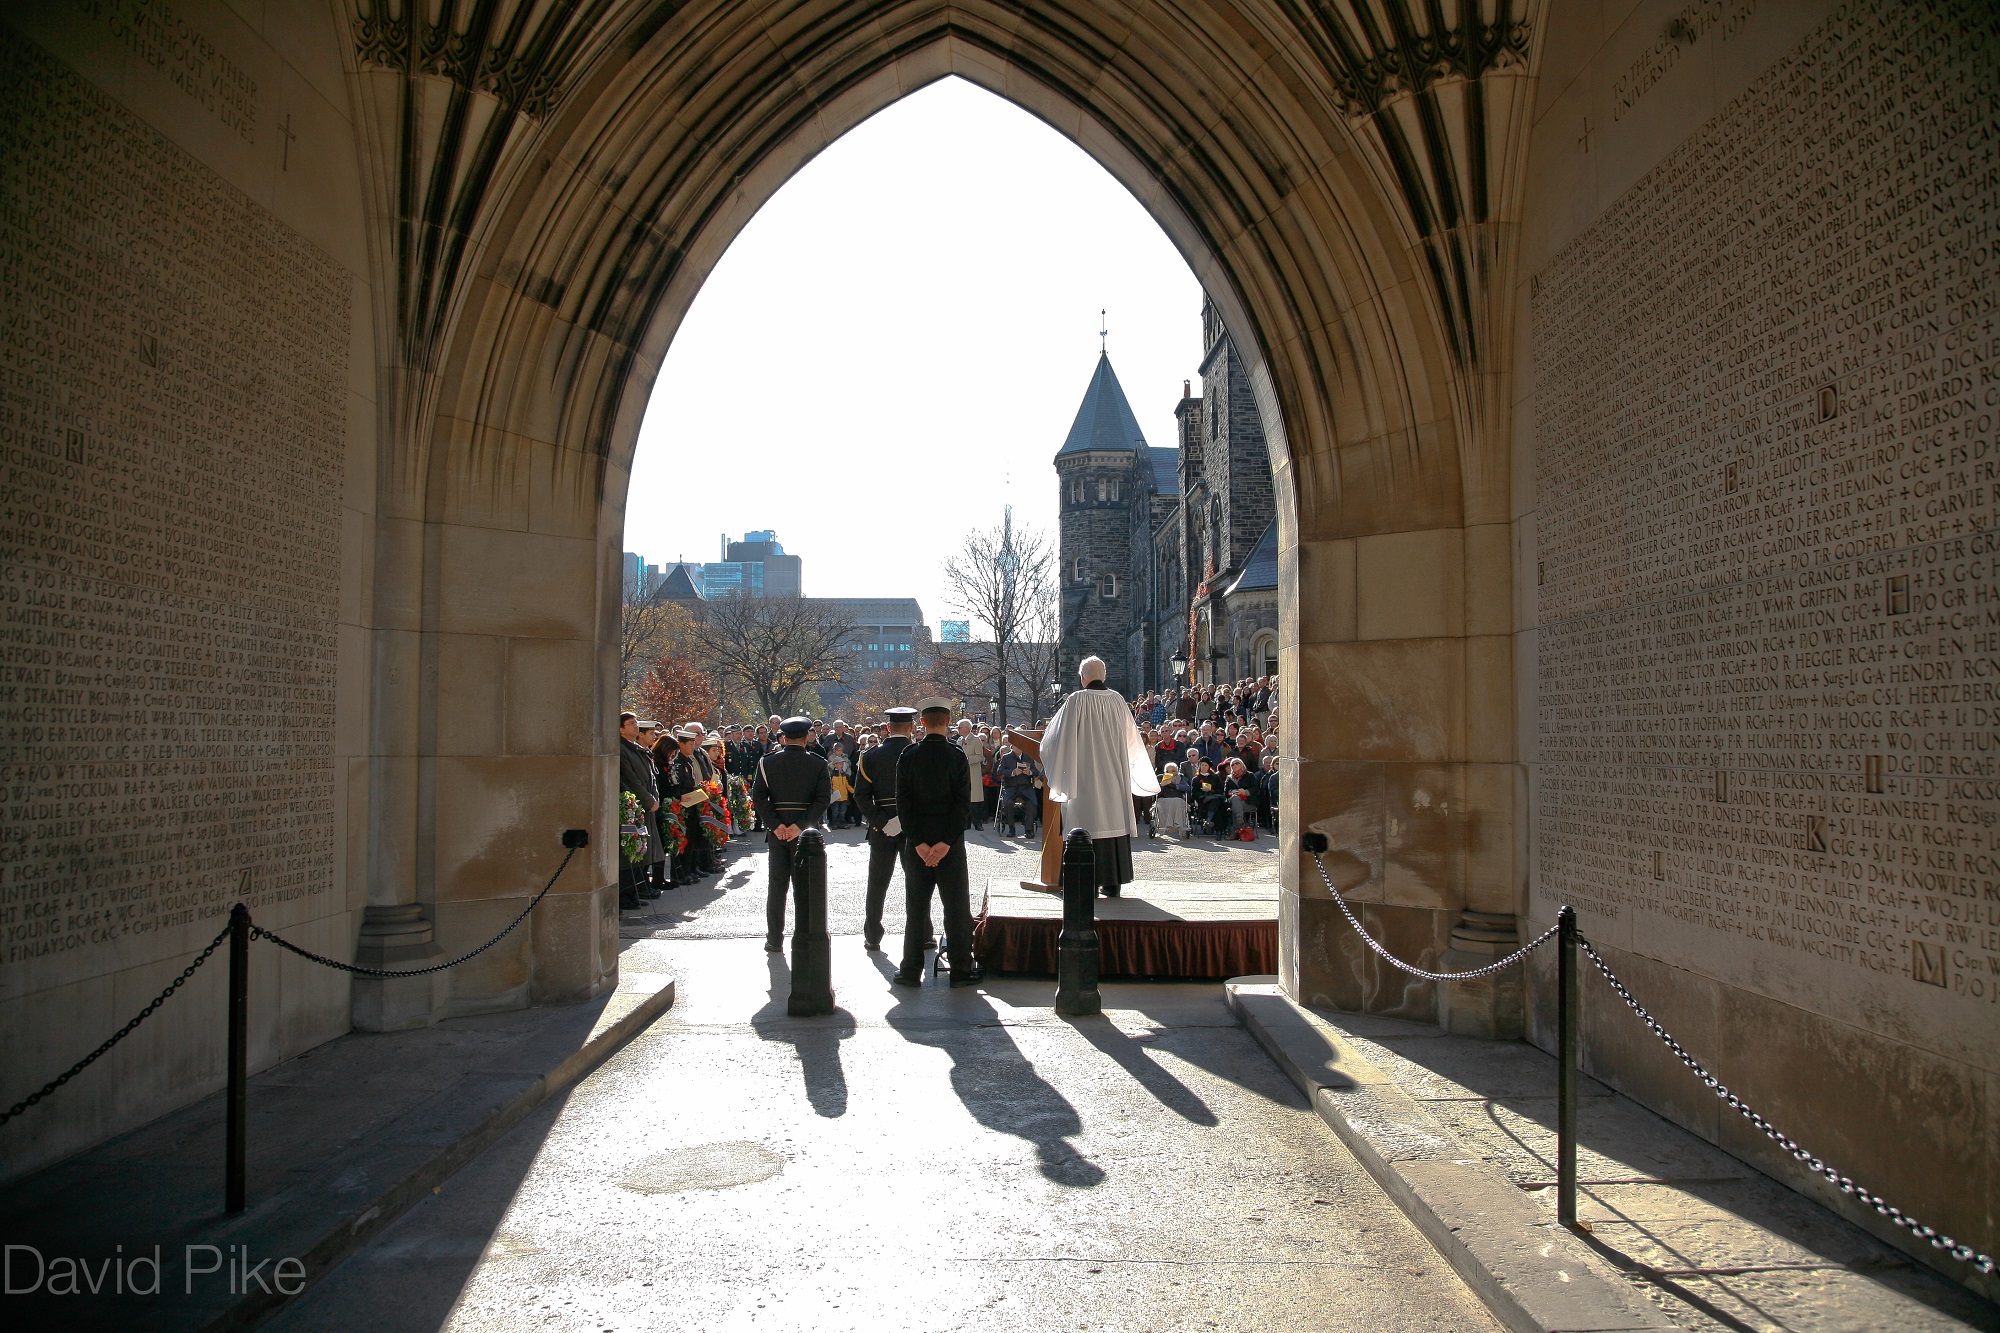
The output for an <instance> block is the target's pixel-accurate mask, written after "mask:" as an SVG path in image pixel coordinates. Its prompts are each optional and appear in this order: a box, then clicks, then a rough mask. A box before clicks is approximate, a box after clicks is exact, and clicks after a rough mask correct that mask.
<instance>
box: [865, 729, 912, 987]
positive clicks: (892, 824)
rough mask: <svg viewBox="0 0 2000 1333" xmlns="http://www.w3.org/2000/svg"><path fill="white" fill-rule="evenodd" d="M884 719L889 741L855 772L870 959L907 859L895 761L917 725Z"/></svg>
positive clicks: (879, 746) (877, 946)
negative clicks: (863, 834) (894, 880)
mask: <svg viewBox="0 0 2000 1333" xmlns="http://www.w3.org/2000/svg"><path fill="white" fill-rule="evenodd" d="M882 715H883V716H884V717H886V718H888V720H889V735H888V737H887V738H886V739H885V740H883V742H882V743H881V744H880V745H877V746H875V747H874V748H873V749H871V750H869V751H868V752H867V753H866V754H864V755H862V756H861V759H860V761H859V762H858V763H857V764H856V765H855V771H854V808H855V809H856V810H858V811H859V812H860V813H861V818H862V820H863V822H865V823H866V824H867V825H868V897H867V902H866V907H865V913H866V915H865V917H864V919H863V921H862V923H861V935H862V940H863V943H864V944H865V945H866V946H867V949H868V952H870V953H875V952H877V951H879V950H880V949H881V947H882V907H883V904H885V903H886V902H887V901H888V899H889V880H890V877H891V876H893V875H894V874H895V872H896V862H897V861H898V860H899V859H900V858H901V856H902V853H903V826H902V823H901V822H900V821H899V820H898V818H897V815H896V760H897V759H898V758H900V757H901V756H902V753H903V751H904V750H907V749H908V748H909V747H910V745H911V744H912V743H913V739H912V737H911V735H910V730H911V728H912V727H914V726H915V725H916V719H917V710H916V709H914V708H885V709H883V710H882ZM892 830H893V831H892ZM905 887H907V885H906V886H905Z"/></svg>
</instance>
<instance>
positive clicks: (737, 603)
mask: <svg viewBox="0 0 2000 1333" xmlns="http://www.w3.org/2000/svg"><path fill="white" fill-rule="evenodd" d="M692 635H693V641H694V643H695V645H696V647H697V649H698V651H699V652H700V654H701V656H702V658H703V659H704V660H705V661H706V662H707V663H708V667H709V671H710V673H711V674H712V675H714V676H717V677H720V678H723V679H726V680H729V681H731V682H740V683H741V684H742V685H744V686H745V687H746V688H748V689H749V690H750V691H751V692H752V693H754V694H755V695H756V696H757V706H758V707H759V708H760V709H762V710H763V711H764V712H765V713H767V714H768V713H776V714H777V715H778V716H780V717H785V716H788V715H789V714H790V713H791V711H792V707H793V705H794V704H795V703H797V702H798V700H799V699H800V697H801V696H802V695H803V694H805V693H806V692H807V691H808V690H809V689H810V687H812V686H814V685H819V684H824V683H827V682H830V681H837V680H840V679H841V677H842V673H843V672H844V671H845V670H846V669H847V667H848V664H849V660H850V658H851V656H852V653H851V648H852V641H853V637H854V624H853V622H852V621H850V620H848V619H847V617H846V616H844V615H842V614H841V613H840V611H839V610H838V609H837V608H836V607H835V606H834V604H833V603H832V602H830V601H826V600H823V599H819V598H808V597H718V598H715V599H714V600H712V601H708V602H704V603H703V604H702V613H701V619H700V620H699V621H697V622H695V626H694V629H693V632H692Z"/></svg>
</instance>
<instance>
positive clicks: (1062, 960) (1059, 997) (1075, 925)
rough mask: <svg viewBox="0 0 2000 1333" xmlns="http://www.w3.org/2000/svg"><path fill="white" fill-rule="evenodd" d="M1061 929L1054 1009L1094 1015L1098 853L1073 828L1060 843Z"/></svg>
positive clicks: (1099, 1002) (1097, 1005)
mask: <svg viewBox="0 0 2000 1333" xmlns="http://www.w3.org/2000/svg"><path fill="white" fill-rule="evenodd" d="M1062 890H1063V928H1062V937H1061V939H1060V940H1059V941H1058V942H1057V944H1056V1005H1055V1008H1056V1012H1057V1013H1059V1014H1097V1013H1102V1012H1104V1001H1103V999H1102V998H1101V997H1100V996H1099V995H1098V992H1097V963H1098V956H1097V854H1096V852H1095V851H1094V850H1093V849H1092V847H1091V845H1090V834H1089V833H1087V832H1085V831H1084V830H1083V829H1076V830H1073V831H1072V832H1071V833H1070V835H1069V838H1068V839H1067V840H1066V841H1065V842H1064V843H1063V859H1062Z"/></svg>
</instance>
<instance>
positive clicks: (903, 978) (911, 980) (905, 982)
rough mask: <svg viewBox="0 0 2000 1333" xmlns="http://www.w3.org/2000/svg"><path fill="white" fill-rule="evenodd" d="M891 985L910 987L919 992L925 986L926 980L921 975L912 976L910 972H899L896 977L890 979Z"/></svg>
mask: <svg viewBox="0 0 2000 1333" xmlns="http://www.w3.org/2000/svg"><path fill="white" fill-rule="evenodd" d="M889 984H890V985H891V986H908V987H910V988H911V989H912V990H917V989H920V988H921V987H922V986H923V984H924V979H923V977H922V975H921V974H919V975H917V976H911V975H910V974H909V973H908V972H898V973H896V975H895V976H893V977H890V978H889Z"/></svg>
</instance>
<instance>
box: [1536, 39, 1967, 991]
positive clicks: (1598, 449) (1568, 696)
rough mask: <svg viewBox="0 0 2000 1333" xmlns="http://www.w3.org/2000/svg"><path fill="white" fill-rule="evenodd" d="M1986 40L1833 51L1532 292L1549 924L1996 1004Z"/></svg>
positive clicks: (1603, 223)
mask: <svg viewBox="0 0 2000 1333" xmlns="http://www.w3.org/2000/svg"><path fill="white" fill-rule="evenodd" d="M1978 10H1979V6H1977V5H1975V4H1971V3H1964V4H1958V5H1955V6H1954V5H1951V4H1940V5H1935V6H1904V5H1891V4H1881V5H1873V6H1870V5H1859V6H1855V7H1853V8H1852V9H1850V10H1849V11H1846V12H1843V13H1842V14H1839V15H1837V16H1836V17H1834V18H1833V19H1831V20H1829V21H1828V22H1827V23H1826V24H1825V25H1823V26H1822V27H1821V28H1820V29H1818V30H1817V31H1816V32H1815V33H1813V34H1812V35H1811V36H1810V37H1808V38H1807V39H1806V40H1805V42H1804V43H1803V44H1802V45H1801V47H1800V48H1798V49H1797V50H1796V51H1795V52H1794V53H1793V54H1792V55H1791V56H1790V57H1789V58H1787V59H1786V60H1784V61H1782V62H1780V63H1779V64H1778V65H1777V66H1776V67H1775V68H1774V69H1773V70H1771V71H1770V72H1769V73H1768V74H1767V75H1765V76H1764V77H1763V78H1762V79H1761V80H1760V81H1759V82H1757V83H1756V84H1755V85H1753V86H1752V87H1751V88H1750V89H1749V90H1748V91H1747V92H1746V93H1745V94H1744V95H1743V96H1741V97H1739V98H1737V99H1736V100H1735V101H1734V102H1733V103H1731V104H1730V105H1728V106H1727V107H1725V108H1724V109H1723V110H1722V111H1721V113H1720V114H1719V115H1718V116H1717V117H1716V118H1715V119H1714V120H1713V121H1711V122H1710V123H1709V124H1708V125H1707V126H1705V127H1704V128H1703V129H1702V130H1701V131H1700V132H1699V133H1698V134H1697V135H1695V136H1694V137H1693V138H1692V139H1690V140H1689V141H1688V142H1687V143H1685V144H1683V145H1682V146H1681V147H1680V148H1679V149H1677V150H1676V151H1675V152H1674V153H1673V154H1672V155H1671V156H1670V157H1669V158H1668V159H1667V160H1666V161H1665V162H1664V163H1662V164H1661V166H1660V167H1659V168H1657V169H1656V170H1655V171H1653V172H1652V173H1651V174H1650V175H1648V176H1647V177H1646V178H1645V179H1644V180H1642V181H1640V182H1639V183H1638V184H1637V185H1636V186H1634V187H1633V188H1632V190H1631V191H1630V192H1629V193H1628V194H1627V195H1626V196H1625V197H1624V198H1622V199H1621V200H1619V201H1618V203H1617V204H1615V205H1614V206H1613V207H1612V208H1611V209H1610V210H1609V211H1608V212H1607V213H1606V214H1605V216H1604V217H1602V218H1601V219H1599V220H1598V221H1597V222H1596V223H1595V224H1593V225H1592V226H1591V227H1590V228H1589V229H1588V230H1587V231H1586V232H1584V233H1583V234H1582V235H1580V236H1578V237H1577V239H1576V240H1575V241H1574V242H1572V243H1571V244H1570V245H1569V246H1567V247H1566V248H1565V249H1564V250H1563V251H1562V252H1561V254H1559V255H1558V256H1557V257H1556V258H1555V259H1554V260H1553V261H1552V262H1551V263H1550V264H1549V265H1548V266H1547V267H1546V268H1545V269H1544V270H1543V271H1542V272H1541V273H1540V274H1539V275H1538V276H1539V279H1540V280H1539V282H1538V284H1537V295H1536V296H1535V297H1534V304H1533V320H1534V325H1533V330H1534V344H1535V348H1536V384H1535V393H1536V398H1537V405H1538V437H1537V463H1536V467H1537V475H1536V486H1537V494H1538V507H1539V509H1540V515H1539V541H1540V550H1539V555H1538V558H1539V560H1540V580H1539V585H1540V586H1539V588H1538V596H1539V598H1540V608H1541V621H1542V626H1541V630H1540V635H1539V642H1538V645H1537V655H1538V660H1537V672H1538V688H1539V721H1538V735H1539V748H1540V759H1541V767H1540V777H1539V790H1538V796H1539V806H1538V816H1537V825H1536V846H1537V857H1536V863H1537V885H1536V893H1537V896H1538V910H1539V911H1542V912H1545V913H1546V912H1552V911H1553V907H1554V905H1555V904H1557V903H1561V902H1574V903H1577V904H1579V905H1580V906H1582V907H1584V908H1586V909H1588V910H1590V911H1592V912H1595V913H1598V914H1600V915H1601V916H1602V917H1604V918H1608V919H1612V920H1621V919H1622V920H1623V921H1624V923H1625V924H1627V925H1628V926H1629V928H1630V930H1631V932H1632V935H1631V937H1632V938H1634V939H1639V938H1648V937H1649V936H1648V934H1647V932H1648V931H1649V929H1650V930H1651V931H1652V933H1651V936H1650V938H1654V939H1664V938H1667V937H1669V936H1671V937H1672V938H1674V939H1675V940H1678V941H1681V943H1680V944H1679V945H1677V946H1674V947H1678V948H1680V949H1681V950H1682V955H1683V960H1684V961H1686V962H1687V963H1688V965H1690V966H1701V965H1703V961H1704V960H1703V959H1702V958H1701V957H1699V956H1698V955H1699V951H1700V946H1699V944H1697V943H1693V942H1690V941H1698V940H1700V939H1702V938H1708V939H1711V940H1713V939H1714V938H1715V936H1717V935H1720V936H1726V937H1728V938H1729V939H1730V940H1732V941H1734V943H1733V944H1732V945H1731V946H1730V947H1732V948H1733V947H1737V946H1741V947H1742V948H1744V949H1747V950H1749V951H1750V953H1751V954H1752V955H1753V956H1754V955H1755V954H1756V953H1757V952H1758V951H1760V950H1768V951H1774V952H1773V953H1770V954H1767V955H1766V956H1771V957H1778V956H1791V957H1798V956H1800V955H1811V956H1813V957H1814V958H1816V959H1817V960H1819V967H1820V970H1819V971H1817V972H1815V973H1813V975H1814V976H1816V977H1820V978H1824V977H1829V976H1832V977H1838V976H1840V975H1842V974H1845V975H1847V976H1848V977H1850V978H1851V977H1853V975H1854V974H1855V973H1860V974H1865V976H1867V977H1869V978H1874V979H1878V980H1879V981H1880V984H1881V985H1883V986H1885V987H1888V988H1890V989H1891V990H1892V991H1893V990H1894V989H1895V988H1899V987H1901V988H1941V989H1943V990H1944V991H1946V992H1948V993H1950V994H1952V995H1955V996H1958V997H1962V998H1963V999H1964V1000H1967V1001H1970V1002H1972V1003H1975V1004H1993V1003H1995V1002H1996V1001H2000V860H1996V855H1997V854H2000V738H1997V737H2000V534H1996V531H1995V510H1996V508H2000V448H1996V424H2000V341H1996V327H2000V287H1996V284H1995V283H1994V281H1993V277H1992V274H1993V273H1994V271H1995V266H1996V263H2000V255H1996V253H1995V251H1996V245H2000V110H1996V108H2000V58H1996V57H1997V56H2000V52H1996V49H1995V44H1994V40H1993V37H1992V35H1991V33H1990V30H1988V29H1986V28H1983V27H1982V24H1981V20H1980V18H1979V15H1978V12H1977V11H1978ZM1655 927H1657V929H1654V928H1655ZM1676 931H1680V932H1682V933H1680V934H1675V932H1676ZM1663 947H1665V946H1663ZM1808 971H1811V969H1808ZM1814 984H1818V983H1817V982H1815V983H1814ZM1833 984H1834V986H1835V987H1836V988H1838V987H1839V986H1841V985H1844V984H1846V983H1840V982H1835V983H1833ZM1850 989H1851V987H1850Z"/></svg>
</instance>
